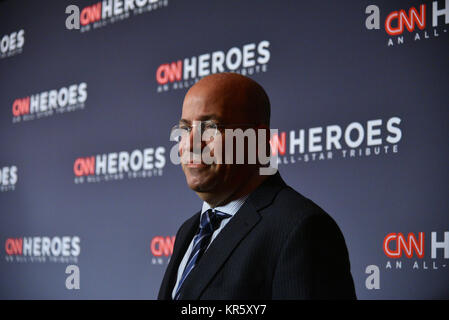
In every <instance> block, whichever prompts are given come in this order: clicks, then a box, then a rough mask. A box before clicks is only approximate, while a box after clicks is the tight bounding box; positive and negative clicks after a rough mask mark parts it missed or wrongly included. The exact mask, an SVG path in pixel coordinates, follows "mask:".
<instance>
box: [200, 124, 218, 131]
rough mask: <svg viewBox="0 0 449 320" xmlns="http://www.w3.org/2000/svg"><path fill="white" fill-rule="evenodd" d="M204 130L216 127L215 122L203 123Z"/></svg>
mask: <svg viewBox="0 0 449 320" xmlns="http://www.w3.org/2000/svg"><path fill="white" fill-rule="evenodd" d="M202 129H203V131H206V130H209V129H215V124H214V123H206V124H204V125H203V128H202Z"/></svg>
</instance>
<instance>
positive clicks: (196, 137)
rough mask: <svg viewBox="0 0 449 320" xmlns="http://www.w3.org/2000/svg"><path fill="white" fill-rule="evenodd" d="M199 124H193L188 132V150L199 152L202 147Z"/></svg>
mask: <svg viewBox="0 0 449 320" xmlns="http://www.w3.org/2000/svg"><path fill="white" fill-rule="evenodd" d="M201 135H202V132H201V125H197V126H194V127H193V128H192V130H191V131H190V133H189V151H190V152H201V150H202V148H203V147H204V144H203V141H202V139H201Z"/></svg>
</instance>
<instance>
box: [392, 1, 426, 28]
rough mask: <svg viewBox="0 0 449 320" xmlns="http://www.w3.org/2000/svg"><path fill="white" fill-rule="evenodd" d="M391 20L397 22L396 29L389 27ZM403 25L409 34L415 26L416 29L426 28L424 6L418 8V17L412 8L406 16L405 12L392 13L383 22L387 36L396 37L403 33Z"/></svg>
mask: <svg viewBox="0 0 449 320" xmlns="http://www.w3.org/2000/svg"><path fill="white" fill-rule="evenodd" d="M393 20H396V21H397V27H393V26H392V25H391V23H392V21H393ZM404 23H405V26H406V27H407V30H408V31H410V32H412V31H413V30H415V24H416V25H418V28H420V29H421V30H423V29H424V28H425V27H426V6H425V5H424V4H422V5H421V6H420V12H419V15H418V12H417V10H416V9H415V8H414V7H411V8H410V10H409V11H408V16H407V14H406V13H405V10H401V11H393V12H392V13H390V14H389V15H388V17H387V19H386V20H385V30H386V31H387V33H388V34H389V35H391V36H396V35H398V34H401V33H402V32H404Z"/></svg>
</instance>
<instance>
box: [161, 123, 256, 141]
mask: <svg viewBox="0 0 449 320" xmlns="http://www.w3.org/2000/svg"><path fill="white" fill-rule="evenodd" d="M193 122H194V123H195V122H200V124H201V126H202V125H203V124H204V123H208V124H213V125H214V126H215V128H212V127H211V128H201V129H200V134H201V135H202V134H203V133H204V132H205V131H206V130H209V129H215V132H214V134H213V135H211V137H215V136H216V135H217V132H218V130H219V129H226V128H228V127H251V126H257V124H255V123H229V124H221V123H216V122H214V121H213V120H205V121H193ZM194 127H198V125H193V124H191V125H186V124H185V125H181V124H176V125H174V126H173V127H172V129H171V131H170V138H172V135H173V131H175V130H177V129H179V130H183V131H187V134H190V133H191V132H192V130H193V128H194ZM174 141H177V140H174Z"/></svg>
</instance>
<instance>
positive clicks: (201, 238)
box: [175, 209, 231, 300]
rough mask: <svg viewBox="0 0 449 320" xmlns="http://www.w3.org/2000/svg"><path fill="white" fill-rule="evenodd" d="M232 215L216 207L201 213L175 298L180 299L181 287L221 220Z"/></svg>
mask: <svg viewBox="0 0 449 320" xmlns="http://www.w3.org/2000/svg"><path fill="white" fill-rule="evenodd" d="M230 216H231V215H229V214H226V213H223V212H220V211H215V210H214V209H209V210H207V211H205V212H204V213H203V214H202V215H201V221H200V229H199V231H198V233H197V234H196V235H195V238H194V240H193V248H192V253H191V254H190V257H189V260H187V264H186V267H185V268H184V272H183V273H182V277H181V280H179V284H178V288H177V289H176V294H175V300H178V299H179V293H180V289H181V287H182V284H183V283H184V280H185V279H186V278H187V276H188V275H189V273H190V271H192V269H193V268H194V267H195V266H196V264H197V263H198V261H199V259H200V258H201V256H202V255H203V253H204V251H206V248H207V246H208V244H209V242H210V239H211V237H212V234H213V233H214V231H215V230H217V229H218V227H219V226H220V223H221V220H223V219H226V218H228V217H230Z"/></svg>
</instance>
